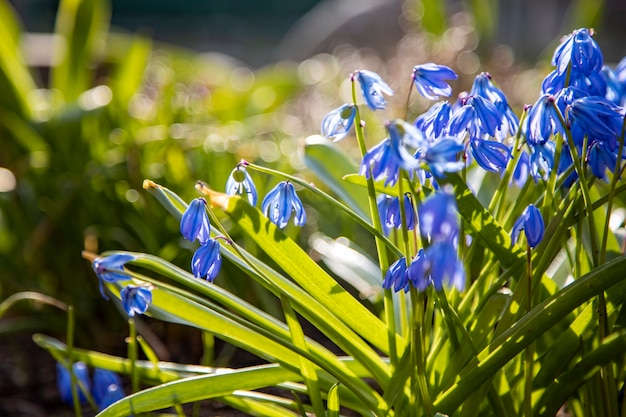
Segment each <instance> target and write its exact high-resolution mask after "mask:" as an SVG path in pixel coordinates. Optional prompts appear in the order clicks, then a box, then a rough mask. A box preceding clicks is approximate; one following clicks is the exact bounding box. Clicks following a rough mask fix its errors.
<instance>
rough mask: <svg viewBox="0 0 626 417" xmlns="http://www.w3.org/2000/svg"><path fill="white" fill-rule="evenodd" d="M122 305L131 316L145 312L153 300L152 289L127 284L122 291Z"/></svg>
mask: <svg viewBox="0 0 626 417" xmlns="http://www.w3.org/2000/svg"><path fill="white" fill-rule="evenodd" d="M120 298H121V299H122V306H123V307H124V310H126V313H127V314H128V315H129V316H131V317H132V316H134V315H135V314H143V313H145V312H146V310H148V306H149V305H150V303H151V302H152V291H151V290H150V289H149V288H146V287H138V286H136V285H127V286H126V287H124V288H122V291H121V292H120Z"/></svg>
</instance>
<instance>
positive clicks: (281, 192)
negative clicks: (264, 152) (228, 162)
mask: <svg viewBox="0 0 626 417" xmlns="http://www.w3.org/2000/svg"><path fill="white" fill-rule="evenodd" d="M346 111H347V112H348V113H351V116H350V115H346V114H345V113H346ZM355 111H356V110H355V107H354V106H352V109H350V108H348V107H346V108H344V107H343V106H342V107H340V108H339V109H337V110H335V111H333V112H331V113H330V114H329V115H328V116H326V118H327V119H332V120H330V121H327V120H326V119H324V122H322V126H324V125H329V124H330V125H332V127H328V128H329V129H333V130H332V132H329V133H328V135H329V137H333V138H335V141H337V140H340V139H342V138H343V137H344V136H345V135H346V134H347V132H348V130H349V129H350V125H351V124H352V122H353V121H354V113H355ZM344 116H346V117H347V118H348V119H349V121H345V120H344V119H343V117H344ZM343 123H345V125H344V124H343ZM338 126H342V127H341V128H338ZM322 129H324V127H322ZM247 165H248V163H247V162H245V161H241V162H240V163H239V164H238V165H237V166H236V167H235V169H234V170H233V171H232V172H231V174H230V176H229V177H228V181H227V183H226V194H228V195H235V194H240V195H241V194H243V193H244V192H245V194H246V195H247V196H248V202H249V203H250V205H252V206H255V205H256V202H257V197H258V193H257V190H256V186H255V185H254V182H253V181H252V178H251V177H250V174H248V172H247V171H246V169H245V167H246V166H247ZM261 211H263V213H264V214H265V215H266V216H267V217H268V218H269V219H270V220H271V221H272V223H274V224H276V225H277V226H278V227H279V228H281V229H283V228H285V227H286V226H287V224H288V223H289V219H291V214H292V213H293V212H295V217H294V220H293V222H294V224H295V225H296V226H303V225H304V224H305V223H306V211H305V210H304V206H303V205H302V201H300V198H299V197H298V195H297V194H296V190H295V188H294V187H293V184H291V183H290V182H289V181H283V182H280V183H278V185H276V186H275V187H274V188H273V189H271V190H270V191H269V192H268V193H267V195H266V196H265V198H264V199H263V202H262V203H261Z"/></svg>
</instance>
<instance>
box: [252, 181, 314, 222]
mask: <svg viewBox="0 0 626 417" xmlns="http://www.w3.org/2000/svg"><path fill="white" fill-rule="evenodd" d="M261 210H262V211H263V213H264V214H265V215H266V216H267V217H268V218H269V219H270V221H271V222H272V223H274V224H276V225H277V226H278V227H279V228H281V229H283V228H284V227H285V226H287V223H289V219H290V218H291V213H292V212H295V216H294V221H293V222H294V224H295V225H296V226H302V225H304V224H305V223H306V212H305V211H304V207H303V206H302V201H300V198H299V197H298V195H297V194H296V190H295V189H294V187H293V185H292V184H291V183H290V182H289V181H283V182H281V183H279V184H278V185H276V187H274V188H273V189H272V190H271V191H270V192H269V193H267V195H266V196H265V198H264V199H263V203H262V204H261Z"/></svg>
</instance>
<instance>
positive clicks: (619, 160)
mask: <svg viewBox="0 0 626 417" xmlns="http://www.w3.org/2000/svg"><path fill="white" fill-rule="evenodd" d="M625 130H626V119H624V123H623V124H622V134H621V136H620V138H619V144H618V147H617V158H616V159H615V167H614V168H613V178H611V185H610V187H609V201H608V202H607V205H606V218H605V220H604V230H603V233H602V244H601V245H600V259H599V261H600V265H602V264H603V263H604V261H605V260H606V246H607V242H608V239H609V223H610V221H611V212H612V211H613V198H614V197H615V187H616V186H617V181H618V180H619V178H620V176H619V173H620V170H621V169H620V168H621V164H622V157H621V155H622V153H623V149H624V133H625Z"/></svg>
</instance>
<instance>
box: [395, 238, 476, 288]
mask: <svg viewBox="0 0 626 417" xmlns="http://www.w3.org/2000/svg"><path fill="white" fill-rule="evenodd" d="M456 252H457V251H456V248H455V246H454V244H453V243H452V242H449V241H440V242H435V243H433V244H432V245H430V246H429V247H428V248H426V250H420V251H419V252H418V253H417V255H416V256H415V258H414V259H413V261H412V262H411V265H409V267H408V269H407V272H406V275H407V277H408V279H409V281H410V282H411V283H412V284H413V286H415V288H417V289H418V290H419V291H423V290H425V289H426V287H427V286H428V285H429V284H431V283H432V285H433V286H434V287H435V289H436V290H437V291H441V290H442V289H443V285H444V284H447V285H449V286H453V287H456V288H457V289H458V290H459V291H463V288H464V287H465V270H464V269H463V263H462V262H461V261H460V260H459V259H458V257H457V253H456Z"/></svg>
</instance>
